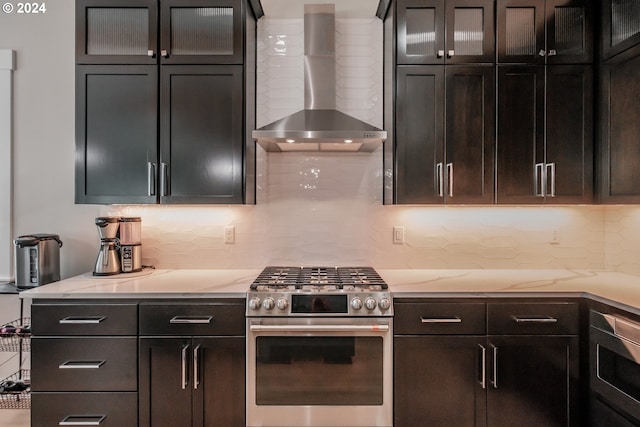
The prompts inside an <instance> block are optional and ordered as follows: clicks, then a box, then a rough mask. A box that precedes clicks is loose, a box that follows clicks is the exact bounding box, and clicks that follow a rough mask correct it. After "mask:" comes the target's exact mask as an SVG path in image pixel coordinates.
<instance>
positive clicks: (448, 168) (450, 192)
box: [447, 163, 453, 197]
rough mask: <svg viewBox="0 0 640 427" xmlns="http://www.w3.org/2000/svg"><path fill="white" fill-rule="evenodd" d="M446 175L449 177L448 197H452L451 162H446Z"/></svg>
mask: <svg viewBox="0 0 640 427" xmlns="http://www.w3.org/2000/svg"><path fill="white" fill-rule="evenodd" d="M447 175H448V177H449V197H453V163H447Z"/></svg>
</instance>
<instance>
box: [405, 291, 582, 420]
mask: <svg viewBox="0 0 640 427" xmlns="http://www.w3.org/2000/svg"><path fill="white" fill-rule="evenodd" d="M485 306H486V309H487V311H486V325H485V323H484V321H485V316H484V314H485V311H484V310H485ZM394 310H395V324H394V331H395V332H394V333H395V336H394V375H395V377H394V420H395V422H394V426H395V427H415V426H429V427H431V426H433V427H450V426H456V427H503V426H504V427H507V426H509V427H514V426H518V427H574V426H579V425H580V414H579V413H578V406H579V370H580V360H579V336H578V309H577V304H576V303H571V302H569V303H567V302H557V301H555V302H554V301H549V302H534V303H530V302H527V301H517V302H508V303H492V302H487V303H486V305H485V303H483V302H479V301H471V302H470V301H466V302H455V301H442V302H435V301H434V300H422V301H420V300H415V301H412V300H411V299H402V300H399V301H398V300H396V302H395V303H394Z"/></svg>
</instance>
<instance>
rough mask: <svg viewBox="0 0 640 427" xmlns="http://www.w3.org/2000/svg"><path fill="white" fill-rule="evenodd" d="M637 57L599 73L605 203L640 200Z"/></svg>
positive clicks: (639, 107) (639, 112)
mask: <svg viewBox="0 0 640 427" xmlns="http://www.w3.org/2000/svg"><path fill="white" fill-rule="evenodd" d="M639 73H640V56H636V57H635V58H632V59H630V60H628V61H626V62H623V63H621V64H608V65H606V66H605V67H604V68H603V72H602V74H601V76H602V100H603V105H602V126H603V130H602V134H601V135H602V141H603V150H602V175H603V176H602V183H601V187H602V188H601V190H600V191H601V197H602V201H603V202H606V203H640V185H638V183H640V168H638V159H640V120H638V118H639V117H640V102H638V99H640V79H638V75H639Z"/></svg>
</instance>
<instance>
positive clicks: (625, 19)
mask: <svg viewBox="0 0 640 427" xmlns="http://www.w3.org/2000/svg"><path fill="white" fill-rule="evenodd" d="M601 4H602V51H603V52H602V55H603V57H604V59H608V58H611V57H612V56H614V55H616V54H618V53H620V52H623V51H625V50H627V49H629V48H630V47H632V46H636V45H638V44H639V43H640V1H637V0H601Z"/></svg>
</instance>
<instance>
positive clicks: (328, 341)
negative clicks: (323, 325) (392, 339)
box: [255, 336, 383, 406]
mask: <svg viewBox="0 0 640 427" xmlns="http://www.w3.org/2000/svg"><path fill="white" fill-rule="evenodd" d="M256 346H257V356H256V361H255V362H256V380H255V381H256V384H255V386H256V404H258V405H281V406H282V405H285V406H286V405H334V406H335V405H351V406H353V405H358V406H362V405H382V400H383V399H382V392H383V360H382V359H383V339H382V337H343V336H340V337H299V336H294V337H291V336H289V337H270V336H261V337H257V338H256Z"/></svg>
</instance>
